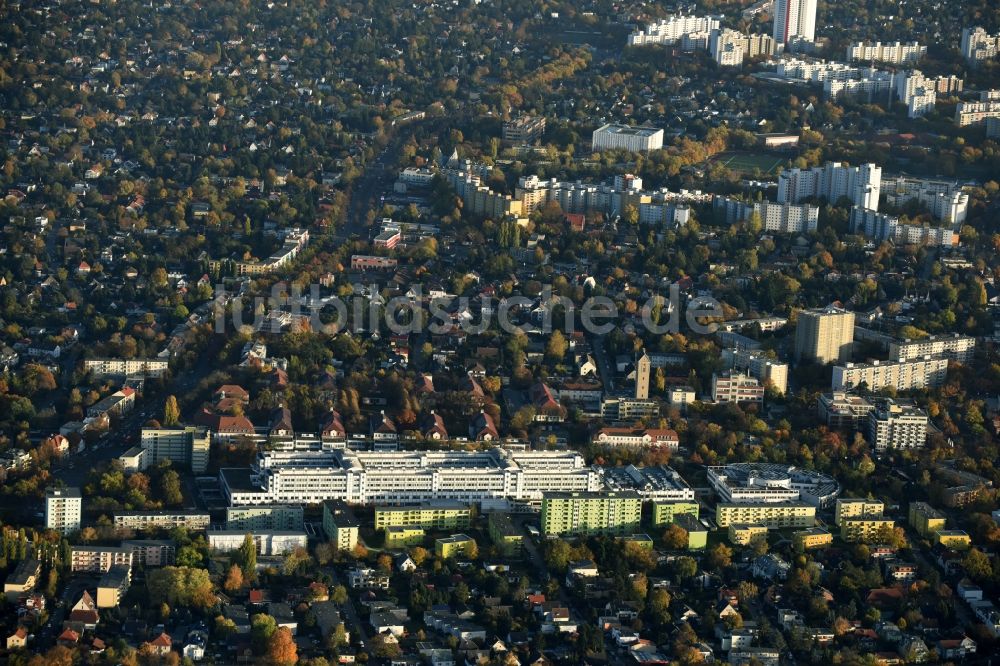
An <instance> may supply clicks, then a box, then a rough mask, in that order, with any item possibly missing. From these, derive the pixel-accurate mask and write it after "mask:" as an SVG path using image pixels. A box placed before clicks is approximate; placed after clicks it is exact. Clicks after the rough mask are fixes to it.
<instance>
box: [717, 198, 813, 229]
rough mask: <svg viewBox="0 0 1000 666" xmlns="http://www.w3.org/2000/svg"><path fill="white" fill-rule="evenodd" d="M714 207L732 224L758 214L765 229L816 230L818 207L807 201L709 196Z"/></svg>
mask: <svg viewBox="0 0 1000 666" xmlns="http://www.w3.org/2000/svg"><path fill="white" fill-rule="evenodd" d="M712 206H713V208H714V209H715V210H716V211H717V212H718V213H719V214H720V215H725V219H726V222H727V223H729V224H735V223H737V222H743V221H746V220H749V219H750V216H751V215H754V214H756V215H758V216H759V217H760V221H761V224H762V225H763V228H764V230H765V231H772V232H775V233H785V234H798V233H807V232H810V231H816V226H817V225H818V224H819V208H818V207H817V206H813V205H812V204H807V203H802V204H799V203H791V202H784V203H775V202H773V201H754V202H745V201H741V200H739V199H734V198H732V197H723V196H716V197H713V198H712Z"/></svg>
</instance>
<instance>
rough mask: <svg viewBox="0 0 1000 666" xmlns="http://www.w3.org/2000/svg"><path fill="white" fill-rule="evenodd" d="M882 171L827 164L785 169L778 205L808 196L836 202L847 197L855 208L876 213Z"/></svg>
mask: <svg viewBox="0 0 1000 666" xmlns="http://www.w3.org/2000/svg"><path fill="white" fill-rule="evenodd" d="M881 183H882V168H881V167H879V166H876V165H875V164H870V163H869V164H862V165H860V166H856V167H851V166H846V165H843V164H841V163H840V162H828V163H827V164H826V165H824V166H821V167H813V168H812V169H806V170H803V169H785V170H784V171H782V172H781V174H780V175H779V176H778V202H779V203H801V202H802V200H803V199H806V198H808V197H825V198H826V199H827V201H830V202H835V201H837V200H838V199H840V198H841V197H847V198H848V199H850V200H851V202H852V203H853V204H854V205H855V206H860V207H861V208H868V209H871V210H878V198H879V192H880V189H881Z"/></svg>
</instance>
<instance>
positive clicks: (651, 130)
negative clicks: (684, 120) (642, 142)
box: [597, 123, 663, 136]
mask: <svg viewBox="0 0 1000 666" xmlns="http://www.w3.org/2000/svg"><path fill="white" fill-rule="evenodd" d="M597 131H598V132H607V133H609V134H628V135H631V136H653V135H654V134H656V133H657V132H662V131H663V130H661V129H660V128H658V127H631V126H629V125H617V124H611V123H609V124H607V125H604V126H603V127H599V128H598V129H597Z"/></svg>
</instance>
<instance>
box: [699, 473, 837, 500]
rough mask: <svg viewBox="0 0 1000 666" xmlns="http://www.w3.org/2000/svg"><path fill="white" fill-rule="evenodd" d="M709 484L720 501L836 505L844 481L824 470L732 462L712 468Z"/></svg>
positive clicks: (709, 474)
mask: <svg viewBox="0 0 1000 666" xmlns="http://www.w3.org/2000/svg"><path fill="white" fill-rule="evenodd" d="M707 473H708V483H709V484H710V485H711V486H712V489H713V490H714V491H715V492H716V494H718V496H719V498H720V500H721V501H722V502H725V503H731V504H757V503H776V502H796V501H800V502H805V503H806V504H809V505H811V506H815V507H819V508H826V507H828V506H832V505H833V502H834V500H836V499H837V496H838V495H839V494H840V484H839V483H837V481H836V480H835V479H834V478H833V477H832V476H828V475H826V474H822V473H820V472H814V471H811V470H805V469H799V468H798V467H795V466H794V465H781V464H778V463H731V464H729V465H723V466H715V467H709V468H708V469H707Z"/></svg>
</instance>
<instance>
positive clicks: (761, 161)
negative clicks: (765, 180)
mask: <svg viewBox="0 0 1000 666" xmlns="http://www.w3.org/2000/svg"><path fill="white" fill-rule="evenodd" d="M787 159H788V158H786V157H775V156H773V155H755V154H732V153H726V154H723V155H720V156H719V157H718V158H717V159H716V161H717V162H719V163H720V164H723V165H725V167H726V168H727V169H729V170H730V171H735V172H738V173H741V174H753V173H755V172H756V171H758V170H759V171H760V174H761V175H762V176H773V175H777V174H778V172H780V171H781V170H782V169H784V168H785V164H786V161H787Z"/></svg>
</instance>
